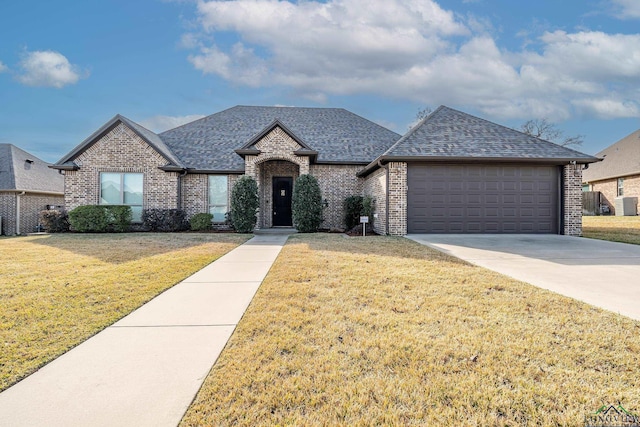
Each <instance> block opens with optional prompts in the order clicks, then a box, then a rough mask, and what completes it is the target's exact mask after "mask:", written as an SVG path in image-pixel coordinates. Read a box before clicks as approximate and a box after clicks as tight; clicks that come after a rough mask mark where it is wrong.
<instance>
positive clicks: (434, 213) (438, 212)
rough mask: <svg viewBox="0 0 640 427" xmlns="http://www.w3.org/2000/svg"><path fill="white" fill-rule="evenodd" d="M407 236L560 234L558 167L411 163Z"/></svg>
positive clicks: (408, 179) (409, 168) (408, 172)
mask: <svg viewBox="0 0 640 427" xmlns="http://www.w3.org/2000/svg"><path fill="white" fill-rule="evenodd" d="M407 184H408V187H409V188H408V194H407V205H408V209H407V231H408V232H409V233H556V232H557V230H558V193H559V190H558V168H557V167H556V166H516V165H471V164H470V165H428V164H409V165H408V170H407Z"/></svg>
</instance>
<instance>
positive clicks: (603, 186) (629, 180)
mask: <svg viewBox="0 0 640 427" xmlns="http://www.w3.org/2000/svg"><path fill="white" fill-rule="evenodd" d="M590 184H591V190H592V191H599V192H600V193H601V201H602V203H603V204H604V203H606V204H607V205H608V206H609V209H610V210H611V214H612V215H615V212H616V197H618V179H617V178H612V179H605V180H602V181H595V182H592V183H590ZM623 189H624V196H626V197H637V198H638V200H640V175H633V176H625V177H624V187H623ZM639 207H640V204H638V206H636V210H638V208H639ZM638 212H640V210H638Z"/></svg>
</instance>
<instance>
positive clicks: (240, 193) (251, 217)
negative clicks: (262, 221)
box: [229, 175, 259, 233]
mask: <svg viewBox="0 0 640 427" xmlns="http://www.w3.org/2000/svg"><path fill="white" fill-rule="evenodd" d="M258 206H259V199H258V183H257V182H256V180H255V179H253V178H252V177H250V176H248V175H244V176H242V177H241V178H240V179H239V180H238V181H236V183H235V184H234V186H233V189H232V190H231V211H230V212H229V219H230V221H231V224H232V225H233V228H234V229H235V230H236V231H237V232H238V233H251V232H252V231H253V229H254V228H255V226H256V222H257V212H258Z"/></svg>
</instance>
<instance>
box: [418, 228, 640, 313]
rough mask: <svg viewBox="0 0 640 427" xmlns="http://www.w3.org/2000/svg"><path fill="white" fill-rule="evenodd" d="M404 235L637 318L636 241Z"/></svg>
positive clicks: (639, 267)
mask: <svg viewBox="0 0 640 427" xmlns="http://www.w3.org/2000/svg"><path fill="white" fill-rule="evenodd" d="M406 237H407V238H409V239H411V240H415V241H416V242H418V243H422V244H424V245H427V246H429V247H432V248H434V249H438V250H440V251H442V252H445V253H447V254H450V255H453V256H455V257H458V258H460V259H463V260H465V261H468V262H470V263H472V264H475V265H478V266H481V267H485V268H488V269H490V270H493V271H497V272H499V273H502V274H505V275H507V276H510V277H513V278H514V279H518V280H521V281H523V282H527V283H530V284H532V285H535V286H538V287H540V288H544V289H549V290H551V291H553V292H557V293H559V294H562V295H566V296H568V297H571V298H575V299H577V300H580V301H584V302H586V303H589V304H593V305H595V306H598V307H602V308H605V309H607V310H611V311H613V312H616V313H620V314H623V315H625V316H629V317H631V318H633V319H636V320H640V245H629V244H625V243H613V242H607V241H603V240H595V239H587V238H581V237H569V236H558V235H533V234H511V235H504V234H503V235H496V234H481V235H468V234H466V235H462V234H410V235H408V236H406Z"/></svg>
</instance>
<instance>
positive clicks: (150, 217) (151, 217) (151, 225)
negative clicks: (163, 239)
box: [142, 209, 189, 232]
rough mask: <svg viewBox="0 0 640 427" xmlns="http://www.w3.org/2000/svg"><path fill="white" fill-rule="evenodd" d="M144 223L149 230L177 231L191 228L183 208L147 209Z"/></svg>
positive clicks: (143, 215)
mask: <svg viewBox="0 0 640 427" xmlns="http://www.w3.org/2000/svg"><path fill="white" fill-rule="evenodd" d="M142 224H143V226H144V228H145V229H146V230H149V231H164V232H175V231H185V230H188V229H189V222H188V221H187V213H186V212H185V211H183V210H182V209H145V210H143V211H142Z"/></svg>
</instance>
